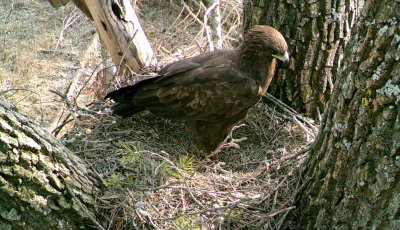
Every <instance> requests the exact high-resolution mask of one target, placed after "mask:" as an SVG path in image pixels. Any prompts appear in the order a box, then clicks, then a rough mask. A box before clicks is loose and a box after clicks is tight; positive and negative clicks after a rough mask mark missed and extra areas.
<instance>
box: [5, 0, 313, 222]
mask: <svg viewBox="0 0 400 230" xmlns="http://www.w3.org/2000/svg"><path fill="white" fill-rule="evenodd" d="M150 2H151V3H150ZM175 2H177V3H175ZM189 2H190V1H189ZM190 7H191V9H192V10H193V12H194V13H197V12H198V11H197V8H196V6H195V5H190ZM137 11H138V13H139V14H138V15H139V18H140V20H141V22H142V25H143V28H144V30H145V32H146V34H147V35H148V37H149V40H150V41H151V44H152V45H153V47H154V50H155V52H156V55H157V58H158V60H159V62H160V65H164V64H166V63H169V62H171V61H174V60H177V59H180V58H183V57H186V56H192V55H195V54H197V53H199V52H202V51H204V50H207V41H206V39H205V37H204V34H203V33H202V32H201V26H200V24H199V23H197V22H196V21H195V20H194V19H193V17H192V16H191V15H190V14H189V13H188V11H187V10H185V7H184V6H182V5H180V4H179V1H147V2H146V1H140V2H139V3H138V5H137ZM222 11H223V16H224V18H225V20H224V25H223V26H224V35H225V37H224V38H225V45H226V46H227V47H234V46H236V45H237V43H238V41H239V40H240V34H241V30H240V22H241V18H240V17H241V15H240V1H235V0H229V1H224V4H223V7H222ZM202 14H204V9H203V10H201V11H200V12H199V14H198V15H199V17H201V15H202ZM0 15H1V16H0V58H1V59H0V96H2V97H5V98H6V99H7V100H9V101H11V102H12V103H14V104H15V105H16V106H17V107H18V108H19V110H20V111H21V112H23V113H26V114H28V115H29V116H30V117H31V118H32V119H34V120H36V121H38V122H39V123H40V124H41V125H42V126H43V127H44V128H46V129H48V130H49V131H50V132H52V133H53V134H55V135H57V137H59V138H60V139H61V140H62V141H63V142H64V143H65V145H66V146H67V147H68V148H70V149H71V150H72V151H74V152H75V153H76V154H77V155H79V156H80V157H82V158H83V159H84V160H85V161H86V162H87V163H88V164H89V165H90V166H91V167H93V168H94V169H96V171H97V172H98V173H99V175H100V176H102V177H103V178H104V181H105V183H106V184H107V189H106V190H105V192H104V194H102V196H101V197H99V210H98V211H99V212H101V213H103V214H104V216H105V220H106V221H107V222H108V224H109V226H110V229H129V228H158V229H219V228H221V227H223V228H224V229H225V228H226V229H228V228H231V229H260V228H262V227H265V228H274V229H277V228H279V227H281V224H282V221H283V220H284V219H285V216H286V215H287V213H288V212H289V211H290V210H292V209H293V208H294V207H293V203H294V195H295V193H296V191H297V190H298V189H300V188H299V187H300V180H299V178H298V176H297V175H298V172H299V171H300V170H301V168H300V166H301V162H302V161H303V160H304V159H305V157H306V154H305V152H304V151H302V150H303V149H306V148H307V146H308V145H309V144H310V143H311V142H312V141H313V139H314V135H315V132H316V128H315V127H314V125H313V124H311V123H310V121H309V120H308V119H306V118H303V117H302V116H300V115H298V114H296V113H294V112H293V111H292V112H291V110H290V109H288V108H286V107H284V106H282V105H279V102H273V101H271V100H270V99H268V98H265V100H264V102H263V103H259V104H257V105H256V106H255V107H254V108H253V109H251V111H250V113H249V115H248V116H247V118H246V119H245V120H244V121H243V124H244V125H245V126H244V127H241V128H239V129H237V130H236V131H235V132H234V138H243V137H246V138H247V140H244V141H242V142H240V143H239V144H240V148H239V149H236V148H229V149H224V150H223V151H222V152H221V153H220V154H219V159H218V161H210V160H207V158H206V157H205V156H204V153H202V152H201V151H199V150H198V149H197V148H196V147H195V145H194V143H193V137H192V136H191V134H190V132H189V131H188V130H187V129H186V128H185V125H184V124H183V123H182V122H176V121H168V120H165V119H161V118H158V117H155V116H153V115H151V114H149V113H142V114H139V115H136V116H134V117H132V118H130V119H120V118H117V117H113V116H111V114H110V110H109V107H110V102H104V101H103V100H102V98H101V96H102V95H104V92H105V91H108V90H111V89H112V88H113V87H115V86H117V85H118V84H119V82H115V79H114V81H113V82H112V84H111V86H107V87H108V88H107V87H106V88H104V87H105V86H104V84H101V83H100V82H102V81H103V79H102V77H103V76H104V75H103V71H102V69H103V65H102V51H104V50H103V49H102V48H101V45H100V43H99V40H98V35H97V33H96V28H95V26H94V24H93V23H92V22H91V21H90V20H88V19H87V18H86V17H85V16H84V15H83V14H81V13H80V12H79V10H77V9H75V7H74V6H73V5H72V4H68V5H67V6H65V7H62V8H60V9H54V8H52V7H51V5H50V4H49V3H48V2H47V1H40V0H5V1H1V3H0ZM103 56H104V55H103ZM130 80H132V79H128V81H130ZM75 83H76V84H75ZM106 85H107V84H106ZM100 92H102V93H100ZM67 94H68V95H69V96H70V97H65V95H67Z"/></svg>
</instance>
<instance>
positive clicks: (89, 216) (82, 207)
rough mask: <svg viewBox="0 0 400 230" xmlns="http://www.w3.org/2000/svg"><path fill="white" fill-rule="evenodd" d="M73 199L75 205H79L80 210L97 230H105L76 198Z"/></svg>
mask: <svg viewBox="0 0 400 230" xmlns="http://www.w3.org/2000/svg"><path fill="white" fill-rule="evenodd" d="M73 199H74V200H75V203H76V204H78V205H79V207H80V208H81V210H83V212H84V213H85V214H86V215H87V217H88V218H89V219H90V220H91V221H92V222H93V223H94V224H95V225H96V227H97V228H98V229H100V230H105V228H104V227H103V226H101V224H100V223H99V222H98V221H97V220H96V219H95V218H94V217H93V215H92V214H91V213H90V212H89V210H88V209H87V208H86V206H85V205H83V204H82V202H81V201H80V200H79V199H78V198H77V197H74V198H73Z"/></svg>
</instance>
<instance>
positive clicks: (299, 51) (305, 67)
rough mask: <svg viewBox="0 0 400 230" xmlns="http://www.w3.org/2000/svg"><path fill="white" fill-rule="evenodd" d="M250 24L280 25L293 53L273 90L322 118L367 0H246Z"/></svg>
mask: <svg viewBox="0 0 400 230" xmlns="http://www.w3.org/2000/svg"><path fill="white" fill-rule="evenodd" d="M243 3H244V29H245V31H247V30H248V29H249V28H251V27H252V26H254V25H256V24H266V25H270V26H273V27H275V28H277V29H278V30H279V31H280V32H281V33H282V34H283V35H284V37H285V38H286V41H287V42H288V45H289V51H290V56H291V61H290V65H289V67H288V68H286V69H284V68H279V70H278V72H277V73H276V75H275V79H274V81H273V82H272V84H271V86H270V88H269V93H271V94H273V95H274V96H275V97H277V98H279V99H281V100H282V101H284V102H285V103H287V104H288V105H290V106H291V107H293V108H295V109H296V110H298V111H299V112H303V113H306V115H308V116H311V117H313V118H317V117H318V116H317V115H319V114H320V113H322V112H323V111H324V107H325V105H326V103H327V102H328V100H329V98H330V96H331V93H332V89H333V82H334V81H335V79H334V76H336V75H337V72H338V71H339V70H340V68H341V66H340V60H341V56H342V55H343V52H344V48H345V47H346V44H347V41H348V40H349V37H350V35H351V29H352V28H353V26H354V25H355V22H356V20H357V18H358V17H359V10H360V9H361V8H362V6H363V1H362V0H361V1H360V0H327V1H287V0H272V1H264V0H251V1H250V0H245V1H244V2H243Z"/></svg>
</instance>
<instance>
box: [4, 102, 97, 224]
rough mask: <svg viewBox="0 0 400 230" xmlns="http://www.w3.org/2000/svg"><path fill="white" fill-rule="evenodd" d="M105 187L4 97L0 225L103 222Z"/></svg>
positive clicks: (76, 158) (49, 135) (77, 159)
mask: <svg viewBox="0 0 400 230" xmlns="http://www.w3.org/2000/svg"><path fill="white" fill-rule="evenodd" d="M99 187H100V180H99V179H98V177H97V176H95V174H94V173H93V172H92V170H90V169H88V168H86V166H85V165H84V163H83V162H82V161H81V160H80V159H79V158H78V157H77V156H75V155H74V154H73V153H71V152H70V151H69V150H68V149H66V148H65V147H64V146H63V145H62V144H61V143H60V142H59V141H58V140H56V139H55V138H54V137H53V136H52V135H51V134H49V133H48V132H46V131H44V130H42V129H41V128H40V127H39V125H38V124H35V123H32V122H30V121H29V120H28V119H27V118H26V117H25V116H23V115H21V114H19V113H18V112H17V111H16V109H15V108H14V107H13V106H12V105H10V104H8V103H7V102H5V101H4V100H3V99H1V98H0V229H79V228H85V229H87V228H88V227H89V226H94V225H95V223H98V222H97V221H96V216H95V214H94V211H95V208H94V207H95V195H96V194H97V193H98V192H99ZM97 227H99V226H97Z"/></svg>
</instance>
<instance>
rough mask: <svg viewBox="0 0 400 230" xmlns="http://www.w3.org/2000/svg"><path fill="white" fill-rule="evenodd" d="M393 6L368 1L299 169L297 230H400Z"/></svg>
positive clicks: (397, 7) (399, 52)
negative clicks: (301, 171) (301, 173)
mask: <svg viewBox="0 0 400 230" xmlns="http://www.w3.org/2000/svg"><path fill="white" fill-rule="evenodd" d="M399 18H400V2H399V1H396V0H390V1H378V0H374V1H367V3H366V5H365V6H364V10H363V12H362V16H361V18H360V21H359V22H358V23H357V27H356V28H355V29H354V31H353V35H352V39H351V41H350V42H349V46H348V49H347V51H346V54H345V56H344V59H343V67H342V68H343V71H342V72H340V74H339V79H338V82H337V83H336V84H335V89H334V92H333V96H332V100H331V101H330V103H329V107H328V112H327V114H326V117H325V118H324V120H323V125H322V127H321V131H320V134H319V136H318V138H317V140H316V142H315V146H314V148H313V151H312V154H311V156H310V158H309V161H308V162H307V164H306V166H305V168H306V169H307V170H306V171H305V178H306V180H310V182H309V183H308V184H307V186H306V187H305V190H304V193H302V195H301V196H300V199H299V207H300V210H299V212H298V213H297V214H298V219H297V220H296V223H299V228H300V229H332V228H335V229H400V64H399V59H400V49H399V48H400V36H399V31H400V30H399V29H400V24H399V23H400V22H399Z"/></svg>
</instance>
